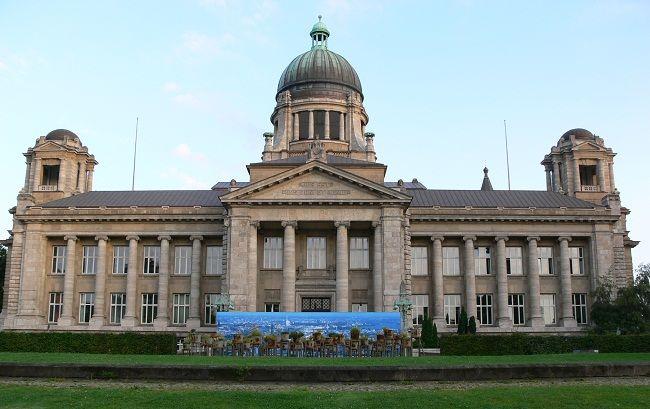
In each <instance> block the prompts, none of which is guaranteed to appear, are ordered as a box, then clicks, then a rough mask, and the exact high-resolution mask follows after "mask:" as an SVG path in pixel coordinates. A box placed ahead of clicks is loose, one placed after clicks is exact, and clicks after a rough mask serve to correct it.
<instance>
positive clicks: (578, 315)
mask: <svg viewBox="0 0 650 409" xmlns="http://www.w3.org/2000/svg"><path fill="white" fill-rule="evenodd" d="M572 298H573V317H574V318H575V319H576V322H577V323H578V324H583V325H584V324H586V323H587V294H585V293H573V297H572Z"/></svg>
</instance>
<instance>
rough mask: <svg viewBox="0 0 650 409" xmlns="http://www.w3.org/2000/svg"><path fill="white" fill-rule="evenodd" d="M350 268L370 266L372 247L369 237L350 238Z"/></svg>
mask: <svg viewBox="0 0 650 409" xmlns="http://www.w3.org/2000/svg"><path fill="white" fill-rule="evenodd" d="M350 268H356V269H363V268H370V248H369V240H368V238H367V237H351V238H350Z"/></svg>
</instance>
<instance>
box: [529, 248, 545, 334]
mask: <svg viewBox="0 0 650 409" xmlns="http://www.w3.org/2000/svg"><path fill="white" fill-rule="evenodd" d="M538 241H539V237H528V315H529V318H528V325H529V326H531V327H543V326H544V319H543V318H542V309H541V307H540V302H539V297H540V295H539V249H538V248H537V242H538Z"/></svg>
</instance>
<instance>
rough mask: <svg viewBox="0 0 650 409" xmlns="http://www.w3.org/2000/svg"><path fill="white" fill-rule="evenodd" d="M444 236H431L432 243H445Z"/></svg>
mask: <svg viewBox="0 0 650 409" xmlns="http://www.w3.org/2000/svg"><path fill="white" fill-rule="evenodd" d="M444 240H445V237H444V236H431V241H444Z"/></svg>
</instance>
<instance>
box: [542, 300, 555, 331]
mask: <svg viewBox="0 0 650 409" xmlns="http://www.w3.org/2000/svg"><path fill="white" fill-rule="evenodd" d="M539 305H540V306H541V307H542V317H544V325H553V324H555V322H556V318H555V294H540V296H539Z"/></svg>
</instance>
